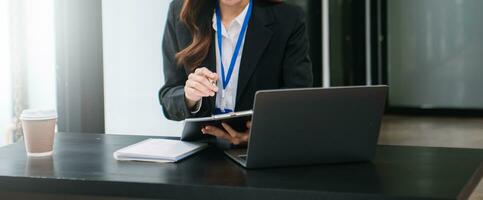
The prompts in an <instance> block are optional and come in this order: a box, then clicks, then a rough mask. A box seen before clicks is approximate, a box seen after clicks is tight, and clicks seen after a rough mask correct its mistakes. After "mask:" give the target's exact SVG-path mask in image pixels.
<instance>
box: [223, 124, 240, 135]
mask: <svg viewBox="0 0 483 200" xmlns="http://www.w3.org/2000/svg"><path fill="white" fill-rule="evenodd" d="M221 125H222V126H223V128H224V129H225V130H226V132H228V134H230V136H231V137H233V138H240V137H241V136H242V135H241V134H240V133H238V131H236V130H235V129H233V128H232V127H231V126H230V125H228V124H226V123H221Z"/></svg>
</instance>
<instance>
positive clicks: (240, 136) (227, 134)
mask: <svg viewBox="0 0 483 200" xmlns="http://www.w3.org/2000/svg"><path fill="white" fill-rule="evenodd" d="M221 125H222V126H223V128H224V129H225V130H223V129H220V128H217V127H215V126H206V127H204V128H203V129H201V132H203V134H209V135H213V136H216V137H217V138H221V139H225V140H227V141H229V142H230V143H232V144H234V145H240V144H247V143H248V139H250V129H251V128H252V122H251V121H248V122H247V124H246V126H247V128H248V129H247V130H246V131H245V132H238V131H236V130H235V129H233V128H232V127H231V126H230V125H228V124H225V123H221Z"/></svg>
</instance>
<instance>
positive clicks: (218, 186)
mask: <svg viewBox="0 0 483 200" xmlns="http://www.w3.org/2000/svg"><path fill="white" fill-rule="evenodd" d="M146 138H147V137H142V136H118V135H104V134H80V133H59V134H57V138H56V143H55V153H54V156H53V157H50V158H44V159H32V158H31V159H29V158H28V157H27V156H26V154H25V149H24V145H23V143H17V144H13V145H9V146H6V147H2V148H0V191H4V192H5V191H9V192H11V191H15V192H25V193H44V194H74V195H96V196H118V197H137V198H167V199H202V198H210V199H226V198H227V197H230V199H342V198H343V199H458V198H464V197H466V196H467V195H469V193H471V192H472V191H473V189H474V187H475V186H476V184H477V183H478V181H479V180H480V178H481V176H482V171H483V170H482V167H481V166H480V163H481V161H482V160H483V150H477V149H454V148H428V147H402V146H379V147H378V149H377V153H376V158H375V159H374V161H373V162H371V163H355V164H339V165H318V166H305V167H292V168H276V169H262V170H245V169H243V168H241V167H240V166H238V165H237V164H235V163H234V162H232V161H231V160H230V159H229V158H228V157H226V156H224V154H223V153H222V152H221V151H219V150H217V149H215V148H209V149H206V150H204V151H202V152H200V153H198V154H195V155H193V156H191V157H189V158H187V159H186V160H183V161H181V162H179V163H177V164H156V163H142V162H119V161H116V160H114V159H113V157H112V153H113V152H114V151H115V150H117V149H119V148H122V147H124V146H126V145H130V144H133V143H135V142H138V141H141V140H143V139H146Z"/></svg>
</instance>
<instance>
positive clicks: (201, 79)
mask: <svg viewBox="0 0 483 200" xmlns="http://www.w3.org/2000/svg"><path fill="white" fill-rule="evenodd" d="M188 78H189V79H190V80H193V81H196V82H198V83H201V84H203V85H204V86H205V87H206V88H208V89H209V90H211V91H212V92H217V91H218V87H216V86H215V85H214V84H213V83H212V82H210V81H209V80H208V79H207V78H206V77H205V76H200V75H197V74H190V76H188Z"/></svg>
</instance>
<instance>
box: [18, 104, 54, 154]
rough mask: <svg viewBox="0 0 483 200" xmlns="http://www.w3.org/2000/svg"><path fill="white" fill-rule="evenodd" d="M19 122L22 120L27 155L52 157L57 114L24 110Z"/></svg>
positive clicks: (37, 110)
mask: <svg viewBox="0 0 483 200" xmlns="http://www.w3.org/2000/svg"><path fill="white" fill-rule="evenodd" d="M20 120H22V127H23V134H24V141H25V149H26V150H27V155H29V156H50V155H52V152H53V146H54V137H55V125H56V122H57V112H56V111H55V110H39V109H29V110H24V111H23V112H22V115H21V116H20Z"/></svg>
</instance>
